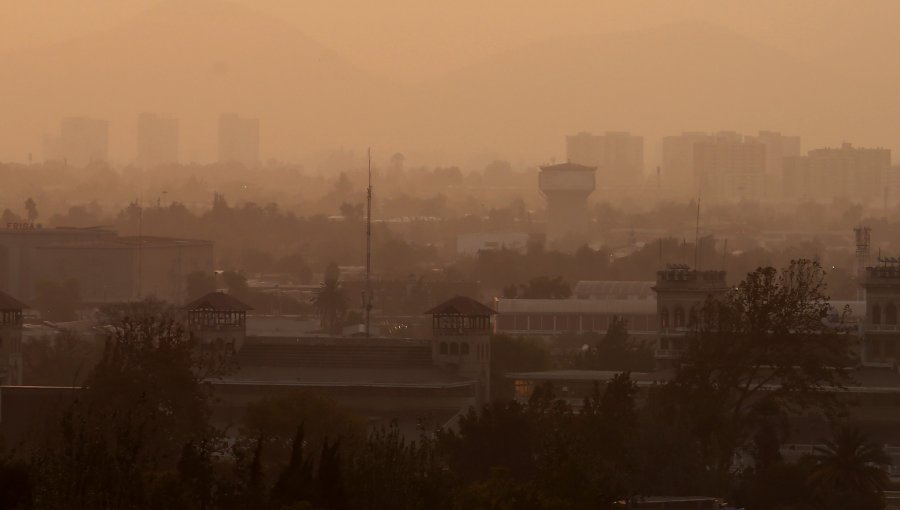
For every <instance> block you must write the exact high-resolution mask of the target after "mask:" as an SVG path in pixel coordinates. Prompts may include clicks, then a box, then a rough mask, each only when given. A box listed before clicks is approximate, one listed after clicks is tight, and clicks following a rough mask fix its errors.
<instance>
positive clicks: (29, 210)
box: [25, 197, 38, 222]
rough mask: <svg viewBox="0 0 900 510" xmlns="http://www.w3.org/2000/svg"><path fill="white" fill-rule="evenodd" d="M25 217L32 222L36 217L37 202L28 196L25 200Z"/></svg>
mask: <svg viewBox="0 0 900 510" xmlns="http://www.w3.org/2000/svg"><path fill="white" fill-rule="evenodd" d="M25 217H26V218H28V221H29V222H34V221H35V220H37V219H38V210H37V204H36V203H35V202H34V199H32V198H31V197H28V200H26V201H25Z"/></svg>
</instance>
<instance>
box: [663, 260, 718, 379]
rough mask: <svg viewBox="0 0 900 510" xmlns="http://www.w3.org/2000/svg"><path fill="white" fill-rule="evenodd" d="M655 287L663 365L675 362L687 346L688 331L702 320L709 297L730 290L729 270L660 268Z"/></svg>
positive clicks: (716, 297)
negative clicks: (728, 281) (727, 280)
mask: <svg viewBox="0 0 900 510" xmlns="http://www.w3.org/2000/svg"><path fill="white" fill-rule="evenodd" d="M653 290H654V291H656V315H657V324H658V326H659V327H658V332H659V333H658V340H657V342H658V343H657V348H656V352H655V357H656V360H657V363H658V364H659V365H661V366H667V365H672V364H674V363H675V362H676V360H678V359H679V358H680V357H681V356H682V354H683V353H684V350H685V349H686V348H687V339H686V336H687V333H688V332H689V331H690V330H691V328H693V327H695V326H696V325H697V324H698V323H699V321H701V320H702V314H701V312H702V310H703V306H704V304H705V303H706V301H707V300H708V299H721V298H722V297H724V295H725V293H726V292H727V291H728V286H727V284H726V283H725V271H697V270H695V269H691V268H690V267H688V266H686V265H670V266H668V267H666V268H665V269H662V270H660V271H657V273H656V285H655V286H654V287H653Z"/></svg>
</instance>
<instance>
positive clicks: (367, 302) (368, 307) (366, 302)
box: [363, 148, 372, 338]
mask: <svg viewBox="0 0 900 510" xmlns="http://www.w3.org/2000/svg"><path fill="white" fill-rule="evenodd" d="M368 157H369V187H368V188H366V293H365V298H364V299H363V306H364V307H365V311H366V338H369V337H370V336H371V329H370V328H371V313H372V149H371V148H370V149H368Z"/></svg>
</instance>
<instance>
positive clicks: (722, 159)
mask: <svg viewBox="0 0 900 510" xmlns="http://www.w3.org/2000/svg"><path fill="white" fill-rule="evenodd" d="M693 163H694V175H695V177H696V179H697V185H698V191H699V194H700V196H703V197H707V198H709V199H711V200H712V201H714V202H720V201H732V200H748V199H749V200H758V199H761V198H763V197H764V195H765V183H766V146H765V144H763V143H760V142H758V141H756V140H754V139H752V138H748V139H744V140H741V139H740V137H739V136H738V137H737V138H736V137H733V136H730V134H729V135H728V136H721V137H720V136H716V137H715V138H713V139H710V140H706V141H702V142H697V143H695V144H694V161H693Z"/></svg>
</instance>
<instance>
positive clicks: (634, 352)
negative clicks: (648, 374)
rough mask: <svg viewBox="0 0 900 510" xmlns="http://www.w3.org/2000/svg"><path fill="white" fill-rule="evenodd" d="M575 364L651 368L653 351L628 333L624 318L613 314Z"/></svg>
mask: <svg viewBox="0 0 900 510" xmlns="http://www.w3.org/2000/svg"><path fill="white" fill-rule="evenodd" d="M576 366H579V367H582V368H587V369H591V370H635V371H639V370H652V369H653V352H652V351H651V350H650V348H649V346H647V345H646V344H645V343H642V342H639V341H637V340H636V339H634V338H633V337H632V336H631V335H630V334H629V333H628V324H627V322H626V321H625V319H623V318H621V317H618V316H613V318H612V320H611V321H610V323H609V327H608V328H607V330H606V334H605V335H603V337H601V338H600V339H599V340H598V341H597V342H596V343H595V344H594V345H593V346H590V347H589V348H588V350H587V352H585V353H584V354H583V358H582V359H581V360H580V362H578V363H576Z"/></svg>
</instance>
